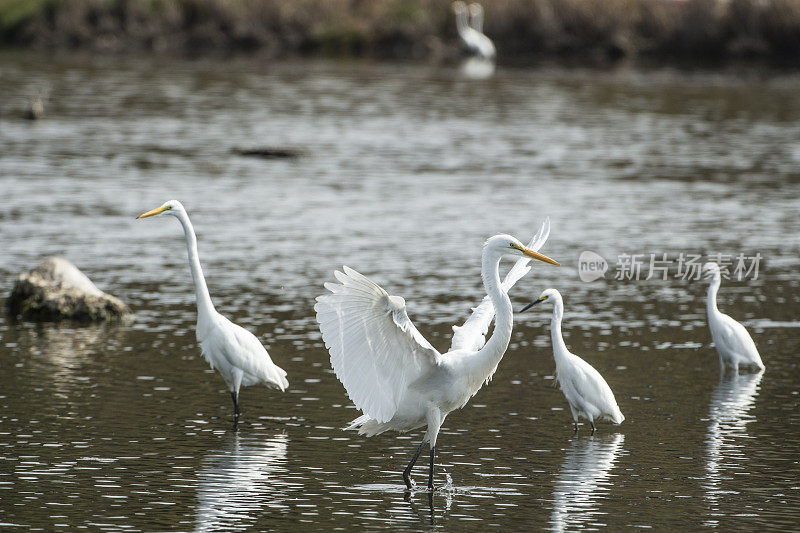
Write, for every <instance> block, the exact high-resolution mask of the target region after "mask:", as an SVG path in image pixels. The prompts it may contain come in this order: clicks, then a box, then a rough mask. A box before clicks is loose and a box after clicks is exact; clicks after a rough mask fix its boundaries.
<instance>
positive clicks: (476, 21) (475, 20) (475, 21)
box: [472, 11, 483, 33]
mask: <svg viewBox="0 0 800 533" xmlns="http://www.w3.org/2000/svg"><path fill="white" fill-rule="evenodd" d="M472 28H473V29H474V30H475V31H477V32H478V33H483V11H478V12H477V13H475V15H473V17H472Z"/></svg>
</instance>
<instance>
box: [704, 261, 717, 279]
mask: <svg viewBox="0 0 800 533" xmlns="http://www.w3.org/2000/svg"><path fill="white" fill-rule="evenodd" d="M700 277H701V278H703V279H717V278H719V277H720V270H719V265H718V264H716V263H705V264H704V265H703V268H701V269H700Z"/></svg>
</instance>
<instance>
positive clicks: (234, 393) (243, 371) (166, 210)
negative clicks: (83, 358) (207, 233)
mask: <svg viewBox="0 0 800 533" xmlns="http://www.w3.org/2000/svg"><path fill="white" fill-rule="evenodd" d="M158 215H171V216H174V217H175V218H177V219H178V220H179V221H180V223H181V225H182V226H183V233H184V236H185V237H186V249H187V252H188V254H189V267H190V268H191V271H192V280H193V281H194V292H195V297H196V299H197V328H196V335H197V341H198V342H199V343H200V346H201V347H202V353H203V357H205V359H206V361H208V363H209V364H210V365H211V368H215V369H217V370H218V371H219V373H220V374H222V377H223V378H224V379H225V383H226V384H227V385H228V389H229V390H230V392H231V398H232V399H233V407H234V416H235V420H236V421H238V420H239V415H240V412H239V389H240V387H241V386H242V385H244V386H245V387H248V386H250V385H256V384H258V383H263V384H265V385H266V386H268V387H271V388H274V389H280V390H281V391H284V390H286V387H288V386H289V382H288V381H287V380H286V372H285V371H283V370H282V369H281V368H280V367H278V366H277V365H276V364H275V363H273V362H272V359H271V358H270V356H269V354H268V353H267V350H266V349H265V348H264V346H263V345H262V344H261V342H260V341H259V340H258V338H257V337H256V336H255V335H253V334H252V333H251V332H249V331H248V330H246V329H244V328H243V327H241V326H238V325H236V324H234V323H233V322H231V321H230V320H228V319H227V318H225V317H224V316H222V315H221V314H219V313H218V312H217V311H216V309H214V304H213V303H211V296H210V295H209V293H208V287H207V286H206V279H205V277H203V269H202V268H201V267H200V258H199V256H198V255H197V236H196V235H195V234H194V228H193V227H192V223H191V221H190V220H189V215H188V214H187V213H186V209H184V207H183V205H182V204H181V203H180V202H178V201H177V200H170V201H168V202H166V203H164V205H162V206H161V207H158V208H156V209H153V210H152V211H148V212H147V213H143V214H141V215H139V216H138V217H137V219H139V218H147V217H154V216H158Z"/></svg>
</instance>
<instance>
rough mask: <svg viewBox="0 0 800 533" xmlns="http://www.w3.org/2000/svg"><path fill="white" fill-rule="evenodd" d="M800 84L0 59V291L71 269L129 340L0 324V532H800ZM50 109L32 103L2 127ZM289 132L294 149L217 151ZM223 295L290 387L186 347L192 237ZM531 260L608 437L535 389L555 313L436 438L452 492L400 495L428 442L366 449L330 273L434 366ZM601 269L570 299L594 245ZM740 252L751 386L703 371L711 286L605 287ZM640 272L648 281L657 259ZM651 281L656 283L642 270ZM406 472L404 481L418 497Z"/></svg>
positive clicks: (664, 76) (547, 379) (712, 365)
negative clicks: (21, 277)
mask: <svg viewBox="0 0 800 533" xmlns="http://www.w3.org/2000/svg"><path fill="white" fill-rule="evenodd" d="M798 90H800V77H797V76H795V75H787V74H781V75H764V74H761V73H753V72H745V73H723V74H707V73H678V72H671V71H627V70H621V71H614V72H596V71H585V70H556V69H544V68H542V69H538V70H510V69H503V68H498V69H497V71H496V72H495V74H494V76H493V77H491V78H490V79H486V80H470V79H467V77H465V75H464V74H463V72H462V71H460V70H458V69H457V68H445V67H418V66H407V65H370V64H361V63H343V64H336V63H285V64H268V63H264V62H258V61H255V60H252V61H244V60H232V61H219V62H176V61H166V60H165V61H163V62H161V61H158V60H154V61H149V62H146V61H133V60H113V61H112V60H107V61H106V60H101V59H93V60H86V59H77V58H68V59H60V60H51V59H47V58H43V57H39V56H33V55H4V56H0V95H2V98H0V200H2V201H0V243H2V248H1V249H2V254H0V290H1V291H2V293H3V294H4V295H6V294H8V292H9V291H10V289H11V286H12V283H13V280H14V277H15V276H16V274H17V273H18V272H20V271H22V270H24V269H27V268H30V267H32V266H34V265H35V264H36V263H37V262H38V261H40V260H41V259H42V258H43V257H45V256H47V255H52V254H57V255H62V256H65V257H67V258H69V259H70V260H72V261H73V262H74V263H76V264H77V265H78V266H79V267H80V268H82V269H83V270H84V271H85V272H86V273H87V274H88V275H89V276H90V277H91V278H92V279H93V280H94V281H95V282H96V283H97V285H98V286H99V287H100V288H102V289H104V290H107V291H109V292H111V293H113V294H116V295H117V296H119V297H121V298H123V299H124V300H125V301H127V302H128V303H129V304H130V305H131V306H132V308H133V309H134V310H135V312H136V316H135V321H133V322H132V323H130V324H123V325H103V326H89V327H80V326H75V325H71V324H58V325H48V324H29V323H12V322H10V321H8V320H7V319H5V318H3V319H0V527H2V529H14V528H18V529H42V530H54V529H63V530H67V529H69V530H72V529H76V528H87V529H107V530H149V531H152V530H193V529H196V530H204V531H205V530H225V531H230V530H244V529H247V528H257V529H289V528H295V529H296V528H300V527H303V526H308V527H313V528H316V529H324V530H353V529H362V528H374V529H382V528H386V529H393V530H420V529H423V530H427V529H435V528H441V529H444V530H461V529H465V528H470V529H477V528H479V527H480V528H500V527H503V528H506V529H509V530H520V529H525V528H537V529H538V528H552V529H556V530H561V529H579V528H600V527H603V526H608V527H609V528H611V529H621V528H628V527H641V528H657V529H684V530H696V529H700V528H703V527H705V528H719V529H721V530H722V529H724V530H728V529H730V528H747V529H757V530H765V529H776V530H778V529H791V528H796V527H797V523H798V521H800V481H798V480H800V465H799V464H798V461H799V460H800V452H798V450H800V430H798V425H800V415H798V400H799V399H800V398H799V393H800V383H798V379H799V376H800V371H798V362H797V361H798V353H800V320H798V312H799V311H800V289H799V288H798V283H800V274H798V269H800V260H799V259H798V256H799V255H800V246H798V238H797V236H798V234H800V217H799V216H798V215H800V172H798V168H800V148H798V147H800V100H798V98H797V94H798ZM39 91H44V92H45V93H46V94H47V102H46V105H47V116H46V118H45V119H44V120H41V121H37V122H28V121H25V120H23V119H22V118H20V116H21V110H22V109H24V106H25V102H26V100H27V98H28V97H29V96H30V95H31V94H34V93H36V92H39ZM263 146H273V147H287V146H288V147H294V148H298V149H301V150H302V151H303V155H302V156H301V157H300V158H298V159H295V160H264V159H257V158H248V157H242V156H239V155H236V154H235V153H234V152H233V151H234V150H235V149H242V148H258V147H263ZM170 198H177V199H180V200H181V201H183V203H184V204H185V205H186V206H187V209H188V210H189V213H190V215H191V217H192V220H193V222H194V225H195V228H196V230H197V233H198V238H199V242H200V256H201V260H202V262H203V265H204V268H205V271H206V275H207V277H208V283H209V287H210V290H211V294H212V297H213V299H214V302H215V304H216V305H217V307H218V309H219V310H220V311H221V312H223V313H224V314H226V315H228V316H230V317H231V318H233V319H234V320H235V321H237V322H238V323H239V324H241V325H243V326H245V327H247V328H249V329H250V330H252V331H253V332H255V333H256V334H257V335H258V337H259V338H260V339H261V340H262V341H263V342H264V344H265V345H266V346H267V347H268V349H269V351H270V353H271V355H272V357H273V359H274V360H275V362H276V363H278V364H279V365H280V366H282V367H283V368H285V369H286V370H287V372H288V374H289V380H290V383H291V387H290V389H289V390H288V391H287V392H286V393H284V394H281V393H277V392H274V391H271V390H267V389H266V388H248V389H245V390H244V391H243V393H242V406H243V419H242V422H241V423H240V429H239V431H238V433H233V432H231V431H230V426H231V421H232V406H231V405H230V399H229V396H228V394H227V392H226V391H225V386H224V383H223V381H222V379H221V378H220V377H219V376H218V375H217V374H215V373H214V372H212V371H211V370H210V369H209V368H208V366H207V365H206V363H205V362H204V361H203V360H202V358H201V357H200V355H199V350H198V347H197V346H196V343H195V338H194V329H193V328H194V320H195V308H194V295H193V292H192V289H191V284H190V277H189V270H188V268H187V264H186V252H185V248H184V243H183V238H182V234H181V230H180V226H179V225H178V223H177V222H176V221H174V220H172V219H164V218H161V219H152V220H146V221H134V217H135V216H136V215H138V214H139V213H141V212H143V211H146V210H149V209H152V208H154V207H156V206H158V205H160V204H161V203H162V202H164V201H165V200H168V199H170ZM545 216H550V218H551V221H552V226H553V229H552V233H551V236H550V240H549V242H548V243H547V244H546V246H545V248H544V250H543V251H544V252H546V253H547V254H548V255H550V256H552V257H554V258H556V259H558V260H559V261H561V262H562V264H563V265H564V266H562V267H561V268H554V267H550V266H547V265H537V266H536V267H535V269H534V270H533V271H532V272H531V274H529V275H528V277H526V278H524V279H523V280H522V281H521V282H520V283H519V284H518V285H517V286H516V287H515V289H514V291H513V292H512V295H511V296H512V300H513V302H514V305H515V307H516V308H519V307H521V306H522V305H523V304H525V303H527V302H529V301H530V300H532V299H533V298H535V297H536V296H538V294H539V293H540V292H541V290H542V289H544V288H546V287H549V286H554V287H557V288H559V289H560V290H561V292H562V293H563V295H564V298H565V305H566V316H565V324H564V333H565V337H566V342H567V344H568V345H569V346H570V347H571V349H572V350H573V351H574V352H575V353H578V354H579V355H582V356H583V357H584V358H585V359H587V360H588V361H589V362H590V363H592V364H593V365H594V366H595V367H596V368H597V369H598V370H600V372H601V373H602V374H603V375H604V376H605V377H606V379H607V381H608V382H609V384H610V385H611V387H612V388H613V389H614V391H615V393H616V397H617V400H618V402H619V404H620V407H621V408H622V411H623V412H624V413H625V415H626V417H627V419H626V420H625V422H624V423H623V424H622V425H621V426H618V427H615V426H611V425H608V424H602V425H600V426H599V428H598V431H597V433H596V434H595V435H594V436H590V435H589V434H588V428H587V427H586V426H581V428H580V431H579V433H578V434H577V435H573V431H572V427H571V417H570V415H569V410H568V408H567V404H566V401H565V400H564V398H563V396H562V394H561V392H560V391H559V390H557V389H555V388H553V387H552V386H551V385H552V383H553V372H554V363H553V359H552V352H551V349H550V339H549V319H550V310H549V309H543V308H541V307H537V308H534V309H533V310H532V311H529V312H527V313H525V314H523V315H518V316H517V323H516V325H515V329H514V334H513V337H512V341H511V345H510V347H509V350H508V352H507V353H506V356H505V358H504V360H503V361H502V363H501V365H500V367H499V370H498V372H497V374H496V375H495V376H494V379H493V381H492V382H491V384H490V385H489V386H487V387H485V388H484V389H483V390H481V391H480V392H479V393H478V395H477V396H476V397H475V398H473V399H472V401H471V402H470V404H469V405H468V406H467V407H466V408H464V409H463V410H461V411H456V412H454V413H452V414H451V415H450V416H449V417H448V419H447V421H446V424H445V426H444V428H443V430H442V433H441V434H440V437H439V445H438V446H437V450H438V454H439V455H438V462H439V464H440V465H441V466H440V467H439V469H438V472H437V476H436V482H437V484H438V485H440V486H441V487H442V488H441V489H440V490H437V491H436V493H435V494H434V496H433V498H432V506H431V502H429V499H428V495H427V494H425V493H424V492H416V493H414V494H413V495H411V496H410V498H406V497H404V491H403V485H402V480H401V477H400V471H401V470H402V468H403V467H404V465H405V463H406V462H407V461H408V459H409V457H410V455H411V453H412V452H413V448H414V446H415V445H416V443H417V442H418V440H419V438H420V437H421V434H413V435H403V436H398V435H394V434H386V435H382V436H379V437H375V438H372V439H365V438H363V437H360V436H358V435H354V434H352V433H349V432H343V431H342V430H341V428H342V427H343V426H344V425H345V424H346V423H347V422H348V421H349V420H351V419H352V418H354V417H355V416H356V414H357V413H356V411H355V410H354V409H353V407H352V405H351V404H350V402H349V401H348V399H347V397H346V395H345V392H344V389H343V388H342V386H341V385H340V384H339V382H338V381H337V380H336V378H335V376H334V375H333V373H332V371H331V369H330V365H329V362H328V355H327V353H326V351H325V349H324V347H323V345H322V343H321V339H320V335H319V332H318V330H317V327H316V323H315V321H314V316H313V299H314V297H315V296H317V295H319V294H321V292H322V290H323V289H322V283H323V282H324V281H326V280H331V279H332V270H333V269H334V268H335V267H338V266H340V265H342V264H345V263H346V264H347V265H349V266H352V267H354V268H357V269H358V270H359V271H361V272H363V273H364V274H366V275H369V276H371V277H372V278H373V279H374V280H375V281H377V282H379V283H381V284H382V285H383V286H384V287H385V288H387V290H389V291H390V292H391V293H393V294H399V295H402V296H404V297H405V298H406V300H407V302H408V309H409V313H410V315H411V317H412V319H413V320H414V321H415V323H416V324H417V326H418V327H419V329H420V330H421V331H422V332H423V334H425V335H426V336H427V337H428V338H429V339H430V340H431V342H432V343H433V344H434V346H436V347H437V348H438V349H440V350H442V351H443V350H445V349H446V348H447V347H448V346H449V340H450V339H449V336H450V332H451V330H450V326H451V325H452V324H455V323H458V322H459V321H461V320H463V319H464V318H465V317H466V316H467V313H468V312H469V309H470V307H471V306H473V305H475V304H476V303H477V302H478V301H479V300H480V299H481V297H482V296H483V289H482V286H481V282H480V261H479V257H480V252H481V245H482V242H483V240H484V239H485V238H486V237H488V236H490V235H491V234H493V233H499V232H508V233H512V234H515V235H517V236H519V237H520V238H521V239H524V240H527V239H528V238H529V237H530V236H531V235H532V234H533V233H534V232H535V231H536V229H537V227H538V225H539V224H540V223H541V221H542V220H543V219H544V217H545ZM584 250H593V251H595V252H597V253H599V254H600V255H602V256H603V257H605V258H606V259H608V260H609V262H610V270H609V272H607V273H606V277H605V279H601V280H598V281H594V282H592V283H584V282H582V281H580V280H579V278H578V273H577V270H576V268H575V267H576V265H577V259H578V256H579V254H580V253H581V252H582V251H584ZM651 253H657V254H659V256H660V254H662V253H666V254H667V255H668V258H670V259H671V260H674V259H675V258H677V257H678V256H679V254H681V253H697V254H704V255H707V254H712V253H725V254H732V255H737V254H739V253H744V254H746V255H748V256H753V255H755V254H756V253H760V254H761V255H762V257H763V261H762V262H761V264H760V271H759V276H758V279H757V280H749V281H743V282H736V281H731V282H725V283H723V287H722V290H721V293H720V297H719V305H720V308H721V309H722V310H723V311H725V312H727V313H729V314H731V315H732V316H734V317H735V318H737V319H738V320H741V321H743V322H744V323H745V324H746V325H747V326H748V327H749V329H750V331H751V332H752V334H753V336H754V338H755V340H756V344H757V345H758V347H759V349H760V351H761V354H762V357H763V359H764V362H765V363H766V366H767V369H766V371H765V372H764V373H763V374H745V373H742V374H740V375H738V376H732V375H729V376H728V377H725V378H722V379H721V378H720V372H719V366H718V362H717V356H716V352H715V351H714V348H713V346H712V345H711V338H710V335H709V332H708V329H707V326H706V323H705V308H704V303H705V297H704V294H705V293H704V291H705V287H704V285H703V284H694V285H689V284H687V283H686V282H685V281H683V280H681V279H675V277H674V275H675V274H676V272H675V271H674V269H673V270H670V271H669V273H668V274H669V275H668V279H667V280H662V279H650V280H641V281H617V280H615V279H614V277H615V270H616V268H617V266H618V264H619V262H618V261H617V258H618V256H619V255H620V254H643V257H644V258H645V262H647V261H649V257H650V255H649V254H651ZM647 267H648V265H647V264H646V265H645V267H643V270H642V271H643V274H644V273H646V272H647ZM643 277H644V276H643ZM423 475H424V467H422V466H420V467H419V469H418V470H417V479H418V481H419V482H422V481H423Z"/></svg>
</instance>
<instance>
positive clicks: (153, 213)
mask: <svg viewBox="0 0 800 533" xmlns="http://www.w3.org/2000/svg"><path fill="white" fill-rule="evenodd" d="M167 210H169V207H165V206H161V207H157V208H155V209H153V210H152V211H148V212H147V213H142V214H141V215H139V216H138V217H136V220H139V219H140V218H147V217H154V216H156V215H160V214H161V213H163V212H164V211H167Z"/></svg>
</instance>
